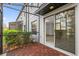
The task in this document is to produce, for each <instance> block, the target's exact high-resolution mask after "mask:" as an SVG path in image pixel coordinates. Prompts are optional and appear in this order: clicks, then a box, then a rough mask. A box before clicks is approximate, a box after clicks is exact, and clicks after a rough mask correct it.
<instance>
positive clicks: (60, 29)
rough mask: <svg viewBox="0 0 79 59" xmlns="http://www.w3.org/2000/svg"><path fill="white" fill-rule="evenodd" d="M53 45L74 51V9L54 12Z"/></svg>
mask: <svg viewBox="0 0 79 59" xmlns="http://www.w3.org/2000/svg"><path fill="white" fill-rule="evenodd" d="M55 46H56V47H58V48H61V49H63V50H66V51H69V52H71V53H75V10H74V8H73V9H70V10H67V11H63V12H60V13H58V14H56V17H55Z"/></svg>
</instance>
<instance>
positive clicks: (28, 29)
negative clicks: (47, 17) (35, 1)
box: [27, 3, 29, 32]
mask: <svg viewBox="0 0 79 59" xmlns="http://www.w3.org/2000/svg"><path fill="white" fill-rule="evenodd" d="M27 7H28V32H29V3H28V5H27Z"/></svg>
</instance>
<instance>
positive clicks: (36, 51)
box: [7, 43, 67, 56]
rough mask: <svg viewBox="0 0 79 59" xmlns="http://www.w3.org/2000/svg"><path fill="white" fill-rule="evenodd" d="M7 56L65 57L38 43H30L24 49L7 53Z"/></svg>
mask: <svg viewBox="0 0 79 59" xmlns="http://www.w3.org/2000/svg"><path fill="white" fill-rule="evenodd" d="M7 56H67V55H66V54H64V53H61V52H59V51H57V50H55V49H52V48H49V47H47V46H45V45H43V44H40V43H30V44H27V45H26V47H23V48H18V49H15V50H12V51H9V52H7Z"/></svg>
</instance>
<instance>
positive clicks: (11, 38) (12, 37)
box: [3, 30, 32, 46]
mask: <svg viewBox="0 0 79 59" xmlns="http://www.w3.org/2000/svg"><path fill="white" fill-rule="evenodd" d="M3 34H4V37H5V41H6V44H7V45H8V46H11V45H13V44H16V45H24V44H27V43H30V42H31V38H30V36H31V34H32V33H31V32H20V31H17V30H6V31H4V32H3Z"/></svg>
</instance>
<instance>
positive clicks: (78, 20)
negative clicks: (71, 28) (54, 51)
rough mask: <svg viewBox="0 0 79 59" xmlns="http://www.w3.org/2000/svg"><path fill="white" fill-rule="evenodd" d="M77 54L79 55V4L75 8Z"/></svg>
mask: <svg viewBox="0 0 79 59" xmlns="http://www.w3.org/2000/svg"><path fill="white" fill-rule="evenodd" d="M75 53H76V55H79V4H77V6H76V7H75Z"/></svg>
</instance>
